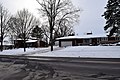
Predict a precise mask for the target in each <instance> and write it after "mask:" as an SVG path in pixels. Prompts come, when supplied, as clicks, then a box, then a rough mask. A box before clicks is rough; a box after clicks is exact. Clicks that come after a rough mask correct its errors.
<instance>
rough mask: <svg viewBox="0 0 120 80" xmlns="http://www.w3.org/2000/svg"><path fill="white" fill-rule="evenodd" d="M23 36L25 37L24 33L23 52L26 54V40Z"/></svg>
mask: <svg viewBox="0 0 120 80" xmlns="http://www.w3.org/2000/svg"><path fill="white" fill-rule="evenodd" d="M25 36H26V35H25V32H24V52H26V44H25V43H26V38H25Z"/></svg>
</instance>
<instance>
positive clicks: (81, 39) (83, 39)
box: [57, 35, 120, 47]
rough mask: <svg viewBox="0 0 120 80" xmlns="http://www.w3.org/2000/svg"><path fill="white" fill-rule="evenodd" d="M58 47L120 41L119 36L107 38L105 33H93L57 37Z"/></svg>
mask: <svg viewBox="0 0 120 80" xmlns="http://www.w3.org/2000/svg"><path fill="white" fill-rule="evenodd" d="M57 41H59V46H60V47H66V46H83V45H91V46H95V45H99V44H111V43H116V42H119V41H120V37H111V38H108V37H107V36H105V35H100V36H94V35H83V36H67V37H61V38H57Z"/></svg>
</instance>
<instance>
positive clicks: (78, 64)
mask: <svg viewBox="0 0 120 80" xmlns="http://www.w3.org/2000/svg"><path fill="white" fill-rule="evenodd" d="M26 58H29V59H31V60H27V59H24V60H25V61H26V60H27V63H24V62H23V61H22V59H21V60H15V59H14V66H16V64H17V65H18V64H19V65H18V66H21V65H23V64H24V66H22V67H20V69H19V68H17V71H18V72H19V71H21V69H22V70H24V71H22V72H19V73H17V76H15V74H14V75H13V74H12V73H11V74H10V75H9V74H7V75H8V77H5V78H4V77H3V75H2V77H1V75H0V78H2V80H7V79H9V80H14V79H15V78H16V79H18V78H19V79H20V78H21V79H20V80H120V59H97V58H96V59H92V58H51V57H47V58H45V57H41V58H40V57H26ZM1 60H2V64H3V61H4V60H6V59H1ZM6 61H9V60H6ZM4 64H5V63H4ZM7 64H8V63H7ZM5 65H6V64H5ZM2 66H3V65H2ZM11 66H13V64H11ZM11 66H8V67H10V68H8V67H7V69H11V70H14V68H15V70H16V67H11ZM26 66H27V67H26ZM4 67H5V66H4ZM5 68H6V67H5ZM2 70H3V69H2ZM2 70H0V72H1V73H2ZM15 70H14V71H15ZM4 71H5V69H4ZM14 71H11V72H14ZM6 72H7V71H6ZM15 72H16V71H15ZM23 73H24V75H23V76H22V77H21V75H22V74H23ZM25 73H26V74H25ZM43 73H44V74H43ZM18 74H19V76H20V77H19V76H18ZM28 74H29V75H28ZM38 74H39V75H38ZM5 75H6V74H5ZM31 75H32V77H31ZM33 75H34V76H33ZM11 76H13V77H11ZM41 76H42V77H41ZM36 77H37V78H36ZM13 78H14V79H13ZM29 78H31V79H29Z"/></svg>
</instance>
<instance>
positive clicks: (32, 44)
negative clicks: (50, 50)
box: [26, 40, 48, 47]
mask: <svg viewBox="0 0 120 80" xmlns="http://www.w3.org/2000/svg"><path fill="white" fill-rule="evenodd" d="M47 45H48V44H47V43H46V42H44V41H38V40H28V41H26V46H27V47H47Z"/></svg>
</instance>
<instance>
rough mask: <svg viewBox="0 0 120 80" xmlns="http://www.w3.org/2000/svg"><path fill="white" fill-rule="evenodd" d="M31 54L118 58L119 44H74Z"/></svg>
mask: <svg viewBox="0 0 120 80" xmlns="http://www.w3.org/2000/svg"><path fill="white" fill-rule="evenodd" d="M31 56H49V57H91V58H120V46H76V47H67V48H64V49H62V50H58V51H53V52H47V53H42V54H41V53H40V54H39V53H36V54H33V55H31Z"/></svg>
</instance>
